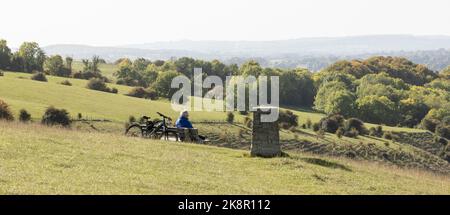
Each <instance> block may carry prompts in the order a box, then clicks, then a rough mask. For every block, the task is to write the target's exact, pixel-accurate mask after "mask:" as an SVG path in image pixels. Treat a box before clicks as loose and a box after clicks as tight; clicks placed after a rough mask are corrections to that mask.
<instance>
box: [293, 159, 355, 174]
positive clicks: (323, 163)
mask: <svg viewBox="0 0 450 215" xmlns="http://www.w3.org/2000/svg"><path fill="white" fill-rule="evenodd" d="M300 160H302V161H305V162H306V163H310V164H315V165H319V166H323V167H328V168H332V169H342V170H345V171H349V172H351V171H352V170H351V169H350V168H348V167H346V166H345V165H342V164H339V163H336V162H331V161H327V160H323V159H320V158H300Z"/></svg>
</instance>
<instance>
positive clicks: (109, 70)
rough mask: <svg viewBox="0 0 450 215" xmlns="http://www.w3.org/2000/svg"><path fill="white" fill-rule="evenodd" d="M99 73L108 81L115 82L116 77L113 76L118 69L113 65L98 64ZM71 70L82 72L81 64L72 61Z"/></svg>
mask: <svg viewBox="0 0 450 215" xmlns="http://www.w3.org/2000/svg"><path fill="white" fill-rule="evenodd" d="M99 69H100V71H101V72H102V75H104V76H105V77H107V78H108V79H109V80H116V77H115V76H114V73H115V72H117V70H118V67H117V65H115V64H109V63H108V64H104V63H102V64H100V66H99ZM72 70H73V71H75V72H77V71H82V70H83V63H82V62H81V61H74V62H73V63H72Z"/></svg>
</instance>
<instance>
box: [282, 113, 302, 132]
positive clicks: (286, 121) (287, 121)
mask: <svg viewBox="0 0 450 215" xmlns="http://www.w3.org/2000/svg"><path fill="white" fill-rule="evenodd" d="M278 123H279V124H280V125H283V126H282V127H283V128H287V129H289V128H290V127H297V126H298V116H297V115H295V114H294V113H293V112H292V111H289V110H286V111H284V110H281V111H280V114H279V117H278Z"/></svg>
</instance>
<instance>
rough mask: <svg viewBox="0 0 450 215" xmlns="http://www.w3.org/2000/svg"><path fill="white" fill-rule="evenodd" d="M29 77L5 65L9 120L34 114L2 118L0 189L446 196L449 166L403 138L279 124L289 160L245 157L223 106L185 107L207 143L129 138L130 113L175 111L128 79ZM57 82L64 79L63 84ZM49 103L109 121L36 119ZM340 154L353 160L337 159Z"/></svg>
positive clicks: (315, 117)
mask: <svg viewBox="0 0 450 215" xmlns="http://www.w3.org/2000/svg"><path fill="white" fill-rule="evenodd" d="M112 70H113V69H111V71H112ZM102 71H103V70H102ZM111 74H112V73H111ZM30 76H31V75H30V74H26V73H14V72H5V74H4V76H2V77H0V99H1V100H3V101H5V102H6V103H8V104H9V105H10V108H11V110H12V112H13V113H14V114H15V117H16V118H18V113H19V110H20V109H23V108H24V109H26V110H27V111H28V112H29V113H30V114H31V116H32V120H33V121H34V123H31V124H28V125H26V124H20V123H15V122H13V123H6V122H0V164H1V165H0V193H2V194H82V193H87V194H100V193H101V194H120V193H127V194H224V193H226V194H450V180H448V179H449V178H448V174H446V173H448V172H449V169H450V168H449V166H448V163H445V161H444V160H442V159H440V158H439V157H437V156H436V155H435V154H432V153H429V152H427V151H423V150H421V149H418V148H416V147H414V146H412V145H409V144H403V143H399V142H395V141H392V140H386V139H383V138H375V137H369V136H359V137H358V138H348V137H342V138H338V137H336V135H334V134H328V133H326V134H324V135H323V136H321V137H319V136H318V135H317V134H316V133H315V132H313V131H312V130H311V129H302V128H300V127H297V128H296V129H290V130H281V131H280V139H281V142H282V147H283V150H284V151H286V152H288V153H289V154H290V157H284V158H274V159H261V158H251V157H249V156H248V153H247V152H248V149H249V147H250V140H251V130H250V129H248V128H246V127H245V126H244V125H243V124H242V123H243V121H244V117H246V116H244V115H240V114H239V113H237V112H236V113H235V123H234V124H228V123H225V122H224V121H225V118H226V114H225V113H222V112H191V120H192V121H193V122H194V125H195V127H197V128H199V131H200V133H202V134H206V135H207V136H208V138H210V139H211V142H209V143H208V144H207V145H194V144H180V143H174V142H170V143H168V142H163V141H155V140H146V139H135V138H128V137H125V136H124V135H123V131H124V122H126V121H128V118H129V116H130V115H133V116H135V117H140V116H142V115H148V116H151V117H152V118H159V117H158V116H157V115H156V112H157V111H159V112H162V113H164V114H166V115H169V116H171V117H172V118H174V119H175V118H176V117H177V116H178V113H177V112H175V111H173V110H172V109H171V106H170V103H169V101H167V100H155V101H151V100H146V99H139V98H134V97H129V96H126V95H124V94H126V93H128V92H129V91H130V89H131V87H128V86H122V85H115V84H108V87H110V88H112V87H115V88H117V89H118V91H119V92H118V94H112V93H106V92H100V91H94V90H90V89H87V88H86V84H87V81H86V80H79V79H71V78H62V77H54V76H47V79H48V82H39V81H33V80H30ZM64 80H69V81H70V82H71V83H72V86H65V85H62V84H61V82H62V81H64ZM50 105H53V106H55V107H57V108H64V109H66V110H68V112H69V113H70V114H71V117H73V118H76V116H77V114H78V113H81V114H82V115H83V118H87V119H107V120H110V122H75V123H74V124H73V125H72V127H71V129H62V128H48V127H44V126H41V125H39V124H38V123H37V122H39V121H40V119H41V116H42V114H43V113H44V111H45V109H46V108H47V107H48V106H50ZM285 109H289V110H292V111H293V112H294V113H295V114H296V115H298V116H299V124H300V125H301V124H303V123H305V122H306V120H307V119H310V120H311V121H312V122H318V121H319V120H320V119H321V118H322V117H323V116H324V115H323V114H321V113H317V112H314V111H311V110H305V109H299V108H289V107H285ZM248 116H249V117H251V114H249V115H248ZM367 126H368V127H372V126H377V125H374V124H367ZM92 128H95V129H94V130H93V129H92ZM383 129H384V130H387V131H402V132H416V133H417V132H424V131H423V130H419V129H410V128H398V127H389V126H383ZM217 146H219V147H217ZM439 150H441V149H434V151H439ZM348 151H352V152H354V153H355V156H356V157H355V159H354V160H350V159H346V158H345V157H347V152H348ZM391 164H394V165H391ZM400 167H407V168H400ZM424 169H427V170H430V169H431V170H433V171H424ZM437 172H439V173H444V174H438V173H437Z"/></svg>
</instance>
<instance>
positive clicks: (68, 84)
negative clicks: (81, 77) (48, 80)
mask: <svg viewBox="0 0 450 215" xmlns="http://www.w3.org/2000/svg"><path fill="white" fill-rule="evenodd" d="M61 84H62V85H66V86H72V83H70V81H69V80H64V81H62V82H61Z"/></svg>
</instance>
